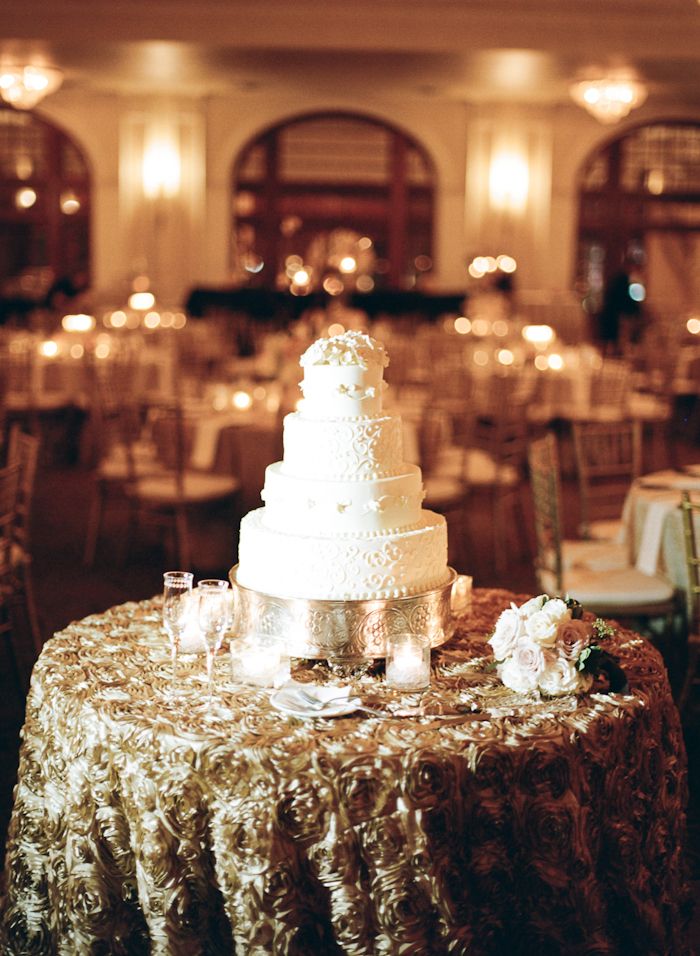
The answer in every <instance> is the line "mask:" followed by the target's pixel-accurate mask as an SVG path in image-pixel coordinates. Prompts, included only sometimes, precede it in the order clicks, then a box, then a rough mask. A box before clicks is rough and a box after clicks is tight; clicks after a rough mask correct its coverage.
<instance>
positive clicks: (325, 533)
mask: <svg viewBox="0 0 700 956" xmlns="http://www.w3.org/2000/svg"><path fill="white" fill-rule="evenodd" d="M405 467H406V469H407V470H406V473H405V474H403V475H394V476H393V477H391V478H377V479H374V480H371V481H326V480H325V479H321V478H312V479H309V478H297V477H295V476H292V475H288V474H285V472H284V466H283V464H282V463H281V462H275V464H274V465H269V466H268V468H267V469H266V471H265V489H264V491H263V493H262V497H263V501H264V502H265V508H264V510H263V516H262V521H263V524H265V525H266V526H267V527H268V528H273V529H275V528H276V529H277V530H279V531H283V532H284V533H285V534H307V535H308V534H317V535H320V536H321V537H329V536H331V535H338V534H362V535H364V534H367V535H372V534H380V533H382V532H386V531H400V530H403V529H407V528H411V527H417V526H418V525H419V524H420V521H421V506H422V504H423V498H424V497H425V492H424V491H423V483H422V481H421V474H420V469H419V468H418V467H417V466H416V465H406V466H405Z"/></svg>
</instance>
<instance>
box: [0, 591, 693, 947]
mask: <svg viewBox="0 0 700 956" xmlns="http://www.w3.org/2000/svg"><path fill="white" fill-rule="evenodd" d="M525 597H526V596H517V597H516V596H514V595H512V594H510V593H509V592H507V591H502V590H481V589H477V590H475V592H474V595H473V603H472V608H471V611H469V612H467V613H466V614H464V615H463V616H462V617H460V619H459V621H458V629H457V633H456V636H455V637H454V638H453V639H452V640H451V641H449V642H448V643H447V644H445V645H444V646H443V647H441V648H439V649H435V650H433V662H432V682H431V687H430V690H429V691H428V692H426V693H424V695H423V699H422V704H423V712H422V713H421V715H420V716H417V717H398V716H392V717H373V716H370V715H367V714H360V713H355V714H352V715H346V716H343V717H337V718H335V719H330V718H313V719H312V720H306V721H305V720H303V719H301V718H298V717H291V716H287V715H285V714H284V713H281V712H279V711H277V710H275V709H274V707H273V706H272V704H271V701H270V692H269V691H266V690H263V689H257V688H253V687H249V686H244V685H241V684H235V683H233V682H232V680H231V677H230V672H229V670H228V667H227V658H226V656H225V655H223V654H222V655H221V656H220V658H219V660H218V672H217V695H216V698H215V700H214V703H213V706H212V709H211V710H210V711H207V709H206V706H204V705H203V703H202V702H203V701H204V698H205V693H204V687H205V683H204V666H203V661H202V659H201V658H199V657H195V656H192V657H190V658H188V659H186V660H185V661H184V662H183V677H182V684H183V685H184V686H185V689H186V691H187V692H186V693H185V694H183V695H182V696H181V697H175V696H172V695H170V694H169V693H168V686H169V651H168V648H167V646H166V644H167V642H166V640H165V637H164V635H163V632H162V631H161V628H160V604H159V601H158V599H154V600H152V601H146V602H142V603H138V604H136V603H129V604H125V605H122V606H119V607H116V608H113V609H111V610H109V611H107V612H106V613H104V614H101V615H95V616H92V617H88V618H86V619H84V620H82V621H79V622H76V623H74V624H71V625H70V626H69V627H68V628H66V629H65V630H64V631H62V632H60V633H58V634H56V635H55V636H54V637H53V639H52V640H50V641H49V642H48V643H47V645H46V646H45V648H44V650H43V652H42V654H41V656H40V658H39V660H38V662H37V664H36V666H35V669H34V674H33V678H32V684H31V689H30V692H29V697H28V701H27V712H26V723H25V726H24V730H23V739H22V746H21V755H20V767H19V777H18V784H17V788H16V791H15V803H14V809H13V814H12V819H11V823H10V831H9V839H8V845H7V856H6V871H5V877H6V895H5V899H4V901H3V906H2V921H0V925H1V926H2V929H1V930H0V951H2V952H3V953H4V954H10V953H35V954H40V953H41V954H46V953H66V954H68V953H70V954H75V953H88V952H89V953H107V952H109V953H110V954H117V953H123V954H128V956H133V954H140V953H157V954H166V953H167V954H179V953H182V954H187V956H192V954H200V953H201V954H204V953H208V954H218V953H234V952H235V953H238V954H241V956H256V954H268V953H275V954H281V953H285V954H287V953H289V954H298V956H314V954H322V956H325V954H336V953H338V954H340V953H347V954H358V956H359V954H371V953H381V954H385V953H401V954H413V956H423V954H447V953H450V954H452V953H465V954H466V953H469V954H470V956H472V954H500V953H504V952H508V953H516V954H517V953H523V954H531V953H534V952H538V953H558V954H561V953H566V954H570V953H571V954H574V953H585V954H588V956H590V954H594V953H595V954H598V953H601V954H602V953H606V954H609V953H619V954H625V956H629V954H632V953H639V954H644V956H649V954H652V953H682V952H686V951H687V948H686V945H685V922H686V916H685V914H686V912H687V903H688V892H687V885H688V884H687V881H686V868H685V855H684V840H685V815H684V807H685V800H686V766H685V752H684V748H683V742H682V737H681V729H680V724H679V718H678V713H677V710H676V708H675V706H674V704H673V702H672V699H671V695H670V691H669V686H668V682H667V679H666V675H665V671H664V667H663V664H662V661H661V658H660V656H659V654H658V653H657V651H656V650H654V649H653V648H652V647H651V646H650V645H649V644H648V643H647V642H646V641H645V640H644V639H642V638H640V637H639V636H638V635H636V634H634V633H632V632H631V631H627V630H623V629H621V628H617V630H616V633H615V636H614V637H612V638H610V646H609V647H608V649H609V650H610V651H611V652H612V653H614V654H615V656H616V657H617V659H618V660H619V662H620V664H621V665H622V666H623V667H624V669H625V671H626V674H627V677H628V680H629V685H630V691H629V693H627V694H608V693H604V692H602V691H599V692H595V693H591V694H589V695H585V696H581V697H576V696H569V697H562V698H557V699H550V700H540V699H534V698H533V697H532V696H525V695H520V694H516V693H514V692H513V691H510V690H508V689H506V688H505V687H504V686H503V685H502V684H501V683H500V681H499V679H498V677H497V675H496V674H495V672H494V670H493V668H492V667H490V666H489V663H490V661H491V659H492V658H491V653H490V648H489V646H488V645H487V644H485V643H484V641H485V638H486V637H487V636H488V634H489V633H490V630H491V628H492V626H493V624H494V622H495V620H496V618H497V616H498V614H499V613H500V612H501V610H503V609H504V608H505V607H507V606H508V605H509V602H510V600H512V599H514V598H515V599H517V600H518V601H519V602H520V601H522V600H525ZM376 667H377V670H376V671H375V670H373V669H372V668H370V670H369V671H368V672H366V673H364V674H362V675H360V676H356V677H353V678H352V682H353V683H354V684H355V685H357V686H356V689H357V690H358V691H359V692H360V693H361V694H362V695H363V697H364V698H365V699H366V700H367V701H370V700H371V701H373V702H374V703H377V702H379V704H380V706H387V705H388V704H389V702H390V701H389V697H390V695H391V694H392V693H393V695H397V694H398V692H396V691H394V692H390V691H389V690H388V689H387V688H386V686H385V685H384V684H383V681H382V678H381V674H380V673H379V667H380V665H376ZM294 676H295V678H296V679H297V680H298V681H307V680H309V681H322V680H323V681H325V682H335V683H337V682H338V677H337V676H334V675H333V674H331V673H330V672H329V668H328V665H327V664H326V663H324V662H321V663H319V662H316V663H314V662H309V661H306V662H295V668H294ZM399 697H400V695H399ZM447 714H451V715H453V719H449V718H446V717H445V715H447Z"/></svg>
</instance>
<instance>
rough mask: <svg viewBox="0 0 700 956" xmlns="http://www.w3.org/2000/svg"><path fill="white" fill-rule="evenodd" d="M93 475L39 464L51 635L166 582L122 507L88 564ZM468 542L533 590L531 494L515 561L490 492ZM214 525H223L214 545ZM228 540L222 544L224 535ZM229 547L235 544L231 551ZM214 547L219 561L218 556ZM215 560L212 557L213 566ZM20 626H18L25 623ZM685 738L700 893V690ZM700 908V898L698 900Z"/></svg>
mask: <svg viewBox="0 0 700 956" xmlns="http://www.w3.org/2000/svg"><path fill="white" fill-rule="evenodd" d="M687 454H688V457H689V459H695V460H697V458H698V457H700V455H699V454H698V453H697V450H696V448H695V446H694V445H693V446H692V447H690V448H688V449H687ZM90 488H91V484H90V475H89V472H88V471H86V470H85V469H82V468H80V467H78V466H68V465H64V466H55V465H53V466H46V465H44V466H42V468H41V469H40V473H39V476H38V483H37V495H36V505H35V512H34V565H35V582H36V589H37V594H38V601H39V608H40V615H41V620H42V630H43V634H44V636H45V637H46V638H48V637H49V636H50V635H51V634H53V633H54V632H55V631H57V630H60V629H61V628H62V627H64V626H65V625H67V624H68V623H69V622H70V621H72V620H76V619H79V618H82V617H84V616H86V615H87V614H91V613H94V612H100V611H103V610H105V609H106V608H108V607H110V606H112V605H114V604H118V603H121V602H123V601H126V600H138V599H141V598H145V597H150V596H151V595H153V594H155V593H156V592H158V591H159V590H160V587H161V582H162V572H163V570H165V567H166V564H167V563H168V558H167V555H165V554H164V552H163V548H162V546H161V543H160V541H159V540H158V538H156V537H150V538H149V536H148V535H145V534H144V535H142V536H140V539H139V540H138V541H137V542H134V545H133V547H132V548H131V550H130V552H129V557H128V560H127V562H126V563H125V564H124V565H123V566H121V565H120V562H119V561H117V559H116V555H117V554H118V553H119V548H118V547H117V545H118V543H119V542H120V541H121V535H122V531H123V521H122V518H123V513H122V512H120V511H119V510H116V511H114V512H113V513H111V514H110V516H109V519H108V522H107V527H106V533H105V535H104V537H103V539H102V541H101V542H100V547H99V549H98V556H97V561H96V563H95V566H94V567H93V568H91V569H86V568H84V567H83V565H82V560H81V558H82V548H83V543H84V537H85V527H86V518H87V506H88V502H89V495H90ZM563 491H564V498H565V502H567V503H568V504H567V509H566V510H567V515H568V518H567V520H569V519H570V520H571V521H572V523H574V521H575V505H574V501H575V486H574V484H573V482H571V481H569V482H566V481H565V482H564V486H563ZM470 511H471V514H472V519H471V527H470V535H469V538H470V542H469V548H468V549H467V550H468V554H469V555H470V556H469V557H468V558H467V559H466V566H465V567H463V568H461V569H460V570H463V571H465V572H467V573H471V574H472V575H473V576H474V581H475V585H476V586H477V587H479V586H484V587H488V586H495V585H498V586H503V585H504V584H505V585H506V586H508V587H509V588H511V589H512V590H514V591H519V592H522V593H536V584H535V579H534V574H533V565H532V557H531V547H532V545H531V534H530V528H531V520H530V514H529V506H528V496H527V495H525V500H524V514H523V517H522V519H521V520H519V521H517V522H514V523H513V539H512V541H511V542H510V543H509V546H508V549H507V553H508V556H509V559H508V567H507V568H504V569H501V568H496V567H495V566H494V562H493V559H492V541H493V538H492V533H491V521H490V508H489V507H488V502H487V501H486V500H483V501H479V500H476V501H475V502H474V506H473V508H471V509H470ZM212 531H214V532H215V534H216V538H217V540H216V542H215V545H216V546H215V547H212V546H211V534H212ZM222 542H223V544H222ZM226 548H229V551H228V553H227V552H226ZM235 548H236V544H235V529H234V528H231V529H228V528H224V529H222V528H217V529H212V526H211V524H210V525H209V526H208V527H206V526H205V527H203V528H200V529H199V535H198V538H197V543H196V553H197V554H198V555H199V559H198V561H197V564H198V567H197V568H196V571H197V573H198V576H202V574H204V573H206V574H207V575H208V576H211V575H212V574H215V575H217V576H226V575H227V573H228V569H229V567H230V566H231V564H233V563H234V560H235ZM212 556H215V558H216V560H217V561H219V564H218V565H216V564H213V562H212ZM212 564H213V566H212ZM18 633H19V632H18ZM32 663H33V660H32V654H31V651H29V649H28V648H27V647H26V646H25V647H24V648H23V649H22V664H23V665H24V667H25V670H26V673H27V675H28V673H29V671H30V670H31V665H32ZM9 664H10V659H9V658H8V656H7V647H6V646H5V645H4V644H3V645H2V646H0V859H1V857H2V855H4V836H5V830H6V826H7V821H8V818H9V813H10V808H11V801H12V787H13V785H14V780H15V774H16V763H17V753H18V745H19V732H20V729H21V725H22V720H23V712H24V690H23V688H20V687H18V686H17V684H16V681H15V680H14V679H13V678H12V676H11V675H12V672H13V669H12V668H11V667H10V666H9ZM685 735H686V744H687V750H688V757H689V780H690V794H691V802H690V807H689V847H690V851H691V852H690V862H691V868H692V877H693V879H694V880H696V881H698V882H697V883H696V884H695V885H696V886H697V887H698V894H697V896H698V900H699V901H700V693H698V697H697V700H696V701H695V702H694V707H693V708H691V709H690V711H689V714H688V716H687V718H686V721H685ZM697 909H700V906H698V907H697ZM699 922H700V920H698V917H697V916H696V917H695V920H694V922H693V925H692V927H691V935H692V937H693V939H697V940H698V944H699V945H698V952H700V925H696V924H697V923H699Z"/></svg>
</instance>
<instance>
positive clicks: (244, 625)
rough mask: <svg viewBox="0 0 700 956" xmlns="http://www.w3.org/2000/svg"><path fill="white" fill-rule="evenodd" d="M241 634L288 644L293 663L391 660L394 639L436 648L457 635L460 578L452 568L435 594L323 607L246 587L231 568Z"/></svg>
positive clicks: (332, 603)
mask: <svg viewBox="0 0 700 956" xmlns="http://www.w3.org/2000/svg"><path fill="white" fill-rule="evenodd" d="M229 576H230V579H231V584H232V585H233V589H234V593H235V595H236V620H235V624H234V630H235V631H236V632H237V633H238V634H250V633H255V632H257V633H260V634H267V635H275V636H277V637H281V638H284V640H285V643H286V645H287V648H288V650H289V653H290V655H291V656H292V657H299V658H311V659H314V658H316V659H327V660H331V661H332V660H345V661H348V660H352V661H359V660H364V661H366V660H370V659H373V658H380V657H384V656H385V655H386V645H387V638H388V637H389V636H390V635H391V634H399V633H405V632H408V633H411V634H425V635H427V636H428V637H429V638H430V643H431V646H432V647H438V646H439V645H441V644H444V643H445V641H447V640H448V639H449V638H450V637H452V634H453V633H454V627H455V624H454V617H453V611H452V592H453V587H454V585H455V582H456V581H457V580H458V575H457V574H456V572H455V571H454V570H453V569H452V568H447V571H446V579H445V580H444V581H443V583H442V584H441V585H440V586H439V587H436V588H432V589H430V590H426V591H424V592H423V593H421V594H412V595H410V596H408V597H398V598H385V599H378V598H373V599H367V600H357V601H318V600H307V599H303V598H284V597H275V596H273V595H271V594H267V593H264V592H260V591H256V590H251V589H250V588H247V587H243V586H242V585H241V583H240V580H239V566H238V565H236V566H235V567H233V568H231V572H230V575H229Z"/></svg>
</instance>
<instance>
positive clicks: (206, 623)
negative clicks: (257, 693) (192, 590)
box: [197, 578, 232, 707]
mask: <svg viewBox="0 0 700 956" xmlns="http://www.w3.org/2000/svg"><path fill="white" fill-rule="evenodd" d="M197 594H198V595H199V634H200V637H201V639H202V641H203V643H204V650H205V651H206V655H207V682H208V707H211V701H212V693H213V690H214V658H215V656H216V652H217V651H218V650H219V648H220V647H221V642H222V641H223V639H224V634H225V633H226V631H227V629H228V627H229V625H230V624H231V618H232V608H231V592H230V591H229V587H228V581H222V580H219V579H217V578H207V579H206V580H204V581H200V582H199V584H198V585H197Z"/></svg>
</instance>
